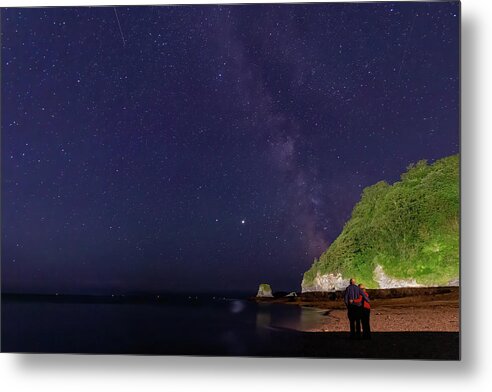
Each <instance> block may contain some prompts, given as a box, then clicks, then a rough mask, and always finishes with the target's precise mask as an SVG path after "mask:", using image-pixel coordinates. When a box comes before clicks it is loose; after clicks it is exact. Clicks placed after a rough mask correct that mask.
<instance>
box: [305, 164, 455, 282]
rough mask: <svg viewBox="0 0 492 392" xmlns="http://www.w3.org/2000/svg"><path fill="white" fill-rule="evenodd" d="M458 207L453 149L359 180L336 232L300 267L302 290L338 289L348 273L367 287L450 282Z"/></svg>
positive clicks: (346, 278)
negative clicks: (392, 178) (369, 182)
mask: <svg viewBox="0 0 492 392" xmlns="http://www.w3.org/2000/svg"><path fill="white" fill-rule="evenodd" d="M459 208H460V196H459V156H458V155H453V156H450V157H446V158H443V159H440V160H438V161H436V162H434V163H433V164H427V162H426V161H420V162H418V163H417V164H415V165H410V166H409V167H408V171H407V172H405V173H404V174H402V175H401V179H400V181H397V182H395V183H394V184H393V185H389V184H388V183H386V182H384V181H381V182H378V183H377V184H375V185H373V186H370V187H368V188H365V189H364V191H363V193H362V197H361V200H360V201H359V203H357V204H356V206H355V207H354V209H353V211H352V216H351V218H350V220H349V221H348V222H347V223H346V224H345V226H344V228H343V230H342V233H341V234H340V235H339V237H338V238H337V239H336V240H335V241H334V242H333V243H332V244H331V245H330V247H329V248H328V249H327V250H326V251H325V252H324V253H323V254H322V255H321V256H320V257H319V259H315V260H314V263H313V265H312V266H311V268H310V269H309V270H308V271H306V272H305V273H304V278H303V280H302V292H310V291H334V290H340V289H342V288H344V287H345V286H346V285H347V284H348V279H349V278H351V277H355V278H356V279H357V281H358V282H362V283H364V284H366V286H367V287H369V288H394V287H423V286H449V285H458V284H459V280H458V276H459Z"/></svg>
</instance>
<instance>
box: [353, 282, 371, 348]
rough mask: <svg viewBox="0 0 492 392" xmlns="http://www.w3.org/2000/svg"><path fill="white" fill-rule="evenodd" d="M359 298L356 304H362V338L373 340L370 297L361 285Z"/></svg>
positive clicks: (355, 300)
mask: <svg viewBox="0 0 492 392" xmlns="http://www.w3.org/2000/svg"><path fill="white" fill-rule="evenodd" d="M359 289H360V293H359V298H357V299H354V303H362V307H361V320H360V321H361V323H362V338H363V339H371V324H370V320H369V319H370V316H371V303H370V301H369V295H368V294H367V291H366V288H365V287H364V285H363V284H359Z"/></svg>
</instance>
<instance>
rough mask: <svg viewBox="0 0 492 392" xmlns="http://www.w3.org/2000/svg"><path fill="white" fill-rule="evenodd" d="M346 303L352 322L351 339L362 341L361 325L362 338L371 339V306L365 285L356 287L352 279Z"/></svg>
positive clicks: (345, 297) (348, 287) (346, 290)
mask: <svg viewBox="0 0 492 392" xmlns="http://www.w3.org/2000/svg"><path fill="white" fill-rule="evenodd" d="M344 302H345V305H346V306H347V315H348V319H349V322H350V338H351V339H360V337H361V323H362V338H363V339H370V338H371V326H370V321H369V317H370V315H371V304H370V302H369V295H368V294H367V292H366V289H365V287H364V285H363V284H359V285H358V286H357V285H356V282H355V279H350V284H349V285H348V286H347V288H346V289H345V295H344Z"/></svg>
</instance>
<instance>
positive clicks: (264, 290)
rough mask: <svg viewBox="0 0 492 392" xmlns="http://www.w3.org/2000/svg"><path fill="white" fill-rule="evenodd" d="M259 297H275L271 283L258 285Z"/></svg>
mask: <svg viewBox="0 0 492 392" xmlns="http://www.w3.org/2000/svg"><path fill="white" fill-rule="evenodd" d="M256 296H257V297H273V293H272V288H271V287H270V285H269V284H265V283H263V284H260V287H258V293H257V294H256Z"/></svg>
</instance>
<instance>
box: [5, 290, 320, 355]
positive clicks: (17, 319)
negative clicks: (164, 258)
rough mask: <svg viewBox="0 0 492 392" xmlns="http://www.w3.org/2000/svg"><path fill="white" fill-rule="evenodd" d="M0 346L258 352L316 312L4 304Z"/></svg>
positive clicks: (216, 302) (202, 304) (203, 305)
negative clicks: (273, 338) (0, 342)
mask: <svg viewBox="0 0 492 392" xmlns="http://www.w3.org/2000/svg"><path fill="white" fill-rule="evenodd" d="M1 310H2V351H19V352H26V351H29V352H85V353H148V354H204V355H206V354H208V355H258V354H263V353H266V355H268V354H273V353H275V352H276V351H275V347H271V345H272V344H273V345H274V344H275V343H272V342H273V340H272V337H273V336H274V335H275V336H278V334H282V335H285V334H286V333H287V334H289V336H290V334H291V333H289V332H285V331H286V330H292V329H296V330H308V329H310V328H313V327H314V326H315V325H316V324H317V323H319V320H320V318H321V317H322V316H321V314H320V313H319V312H318V311H316V310H314V309H309V308H301V307H298V306H295V305H281V304H256V303H254V302H250V301H244V300H239V299H218V298H217V299H212V298H209V299H200V298H191V299H188V298H184V299H183V298H181V299H173V300H168V301H162V302H160V303H84V302H81V301H79V302H67V301H65V302H64V301H58V300H57V301H52V302H49V301H41V300H33V301H25V300H23V301H18V300H11V299H7V300H3V301H2V309H1Z"/></svg>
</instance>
